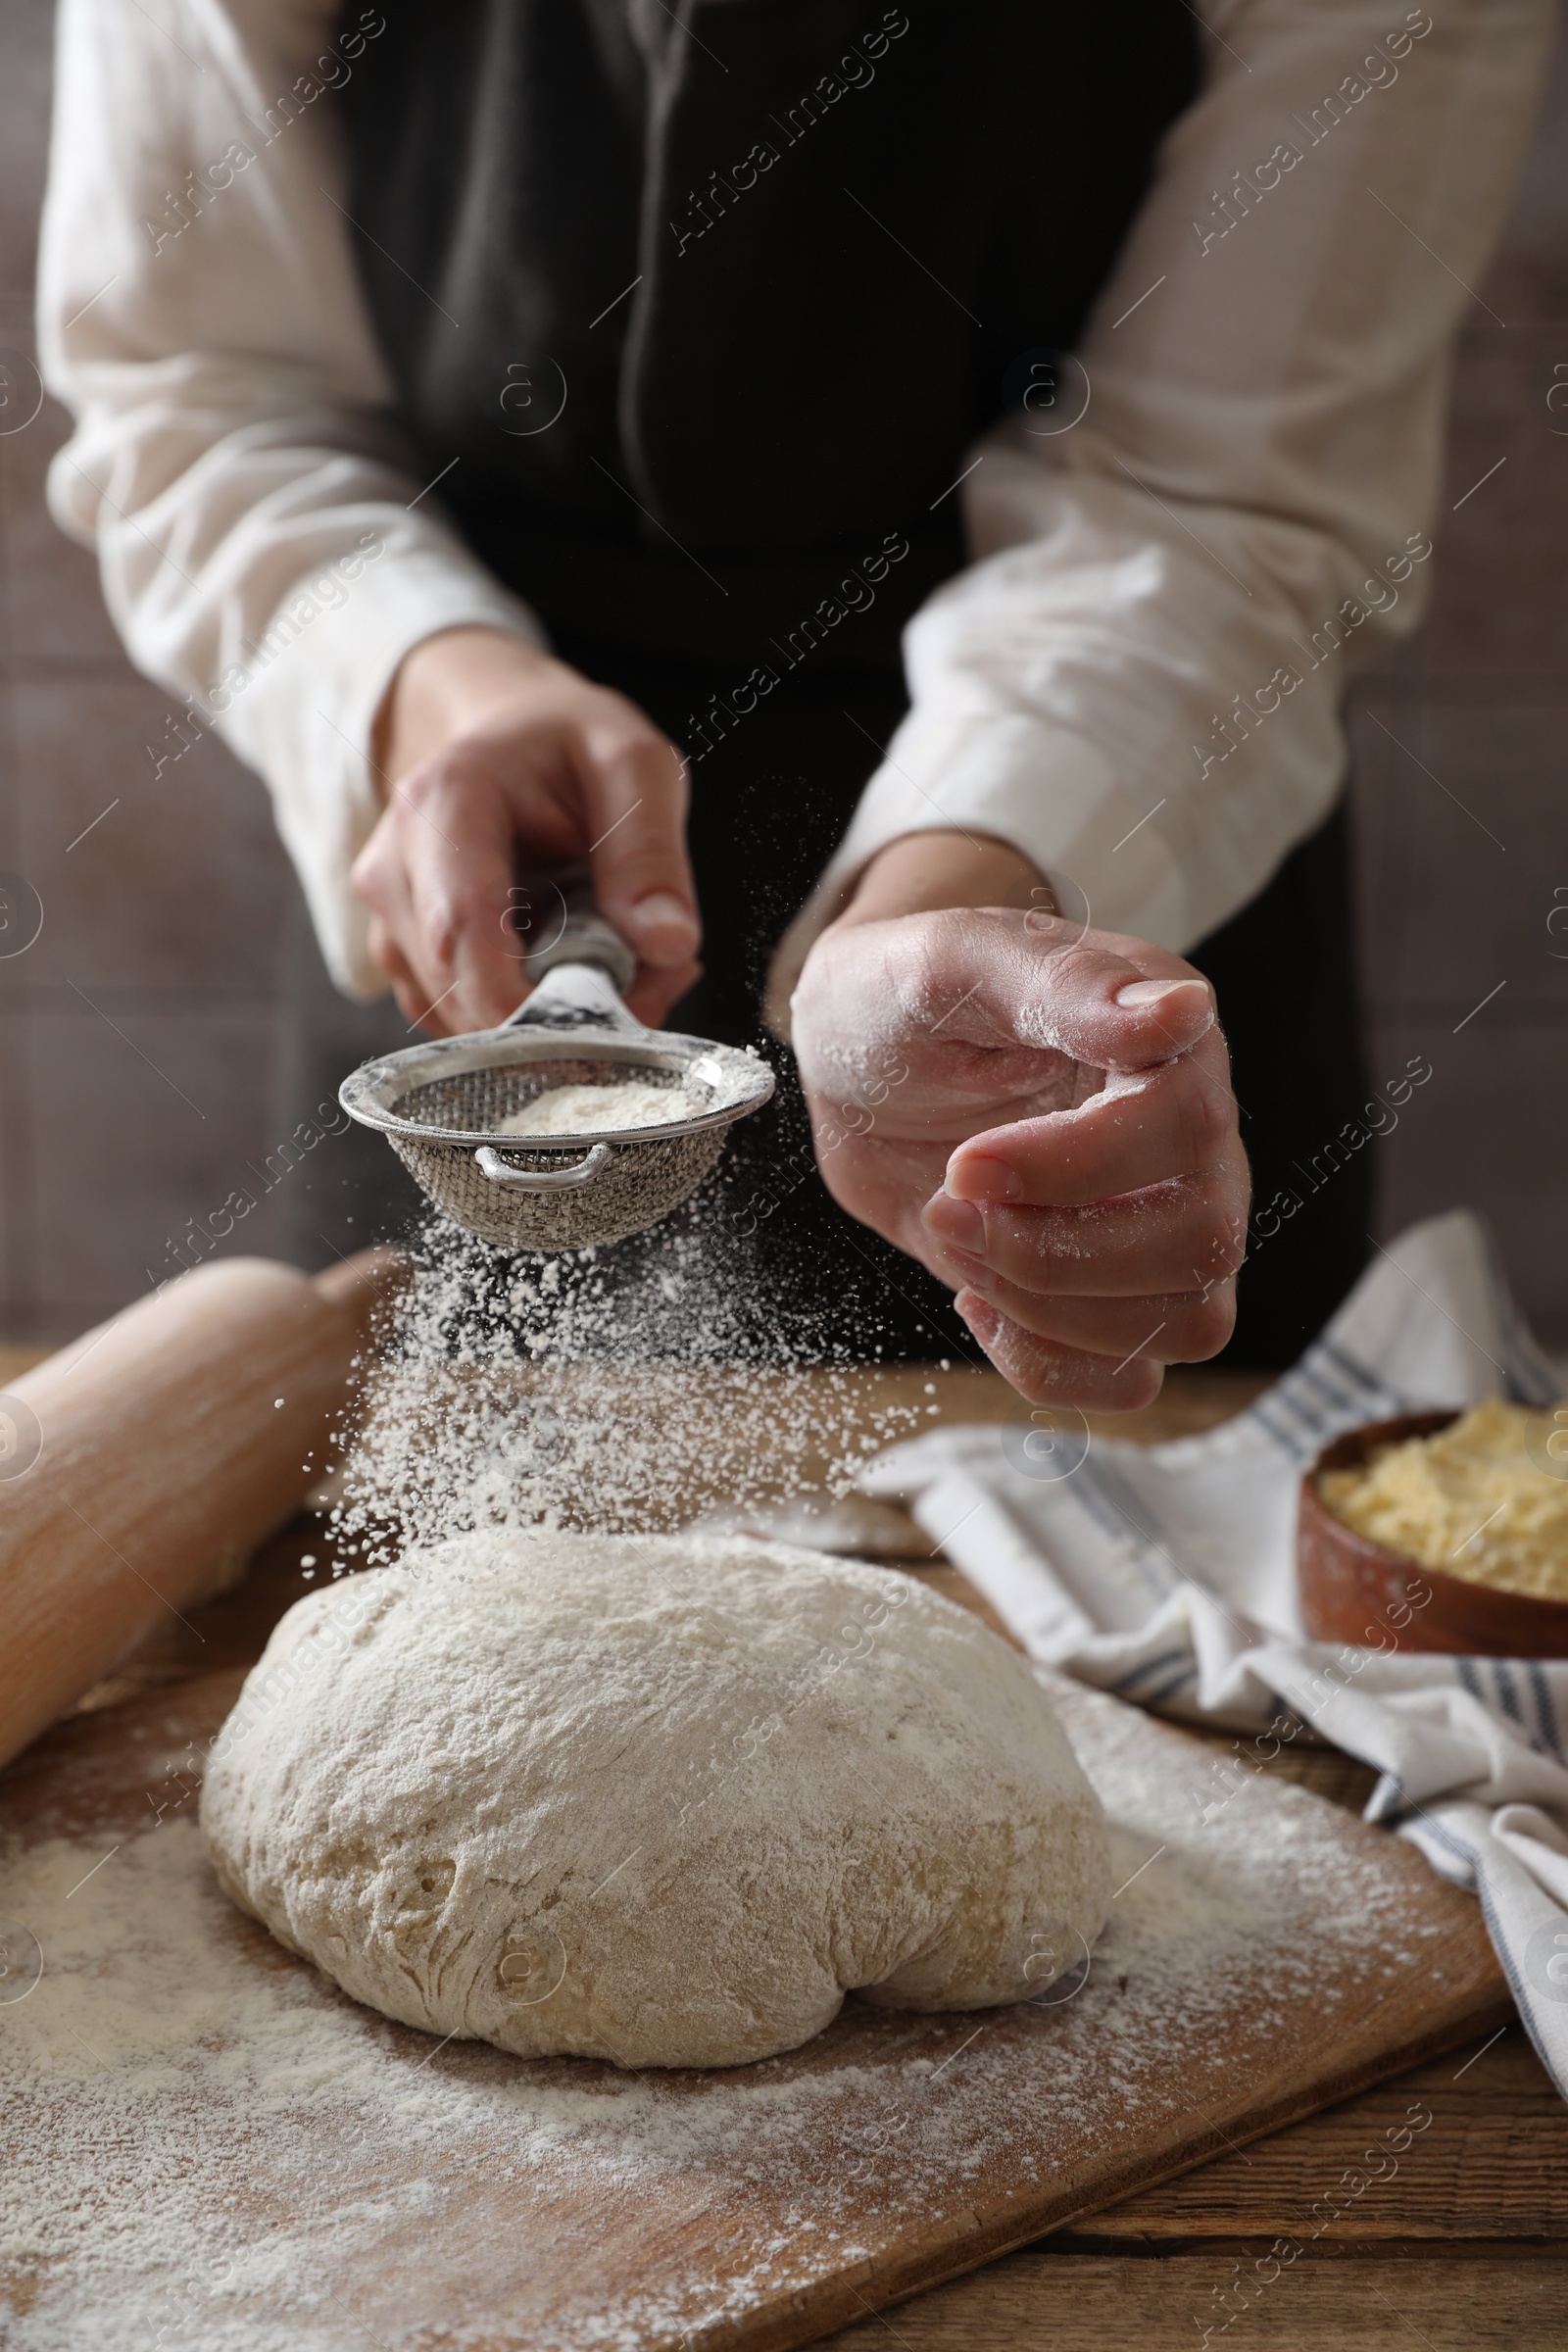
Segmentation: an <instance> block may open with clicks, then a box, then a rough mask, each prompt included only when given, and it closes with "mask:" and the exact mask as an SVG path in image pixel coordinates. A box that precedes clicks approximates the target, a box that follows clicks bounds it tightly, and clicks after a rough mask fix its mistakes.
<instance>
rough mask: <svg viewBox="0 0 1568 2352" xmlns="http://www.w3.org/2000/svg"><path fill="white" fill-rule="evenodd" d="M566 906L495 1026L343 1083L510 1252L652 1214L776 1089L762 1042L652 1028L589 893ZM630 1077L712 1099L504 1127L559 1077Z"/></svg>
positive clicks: (370, 1117) (421, 1174)
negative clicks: (696, 1107)
mask: <svg viewBox="0 0 1568 2352" xmlns="http://www.w3.org/2000/svg"><path fill="white" fill-rule="evenodd" d="M563 908H564V923H563V927H562V929H561V931H560V933H559V935H558V936H557V937H556V938H555V939H554V940H553V941H552V942H551V944H550V945H549V946H548V947H546V948H543V949H540V950H537V951H536V952H535V953H534V954H532V955H530V956H525V957H524V958H523V959H522V960H523V967H524V969H525V970H526V971H527V972H528V974H529V975H530V977H531V978H533V979H535V980H536V981H537V986H536V987H535V989H534V991H533V994H532V995H531V996H530V997H529V998H528V1000H527V1002H526V1004H523V1005H518V1007H517V1009H516V1011H515V1013H513V1014H512V1016H511V1018H510V1019H508V1020H506V1021H504V1022H503V1023H502V1025H501V1027H500V1028H499V1029H480V1030H476V1031H474V1032H473V1033H472V1035H470V1036H467V1037H446V1038H437V1039H432V1040H430V1041H429V1042H428V1043H426V1044H423V1045H417V1046H411V1047H409V1048H408V1049H407V1050H406V1051H405V1052H403V1053H401V1054H382V1055H380V1056H379V1058H378V1059H376V1060H374V1061H367V1062H364V1063H362V1064H361V1066H360V1068H359V1069H357V1070H355V1071H354V1072H353V1074H352V1076H350V1077H348V1078H345V1080H344V1081H343V1084H342V1086H341V1087H340V1088H339V1090H338V1100H339V1102H340V1103H342V1105H343V1107H344V1109H345V1110H346V1111H347V1112H348V1113H349V1115H350V1117H351V1118H355V1119H358V1120H359V1122H360V1124H361V1125H362V1126H364V1127H375V1128H379V1130H380V1132H381V1133H382V1134H383V1135H384V1136H385V1137H386V1140H387V1142H388V1143H389V1144H390V1145H391V1146H392V1149H393V1151H394V1152H396V1153H397V1155H398V1157H399V1158H400V1159H401V1160H402V1161H403V1163H404V1165H405V1167H407V1168H408V1169H409V1170H410V1172H411V1173H412V1175H413V1176H414V1178H415V1180H416V1182H417V1184H419V1185H420V1186H421V1187H422V1189H423V1190H424V1192H425V1193H426V1194H428V1196H429V1198H430V1199H431V1200H432V1201H435V1202H436V1204H437V1206H438V1207H440V1208H443V1209H445V1211H446V1213H447V1215H448V1216H449V1217H451V1218H453V1219H454V1221H455V1222H456V1223H457V1224H459V1225H461V1226H463V1227H464V1228H465V1230H466V1232H468V1233H471V1234H474V1235H475V1236H476V1237H477V1238H478V1239H479V1240H480V1241H481V1242H489V1243H491V1244H492V1245H493V1246H494V1247H495V1248H497V1249H501V1250H586V1249H588V1248H590V1247H591V1246H592V1245H593V1244H595V1243H599V1242H618V1241H622V1240H624V1239H625V1237H626V1235H627V1234H631V1233H640V1232H642V1230H643V1229H644V1227H645V1226H649V1225H653V1224H656V1223H657V1222H658V1220H659V1219H660V1218H661V1217H662V1216H664V1215H666V1214H667V1213H668V1211H669V1210H670V1209H672V1208H675V1207H677V1206H678V1205H679V1203H680V1202H681V1201H685V1200H687V1199H689V1198H690V1196H691V1195H692V1194H693V1193H694V1192H695V1191H696V1190H697V1187H698V1185H699V1184H701V1182H702V1180H703V1178H704V1177H705V1176H706V1175H707V1173H708V1171H709V1169H710V1168H711V1166H712V1165H713V1163H714V1161H715V1160H716V1159H717V1158H718V1156H719V1153H720V1152H722V1151H723V1149H724V1137H725V1132H726V1130H727V1129H728V1127H729V1126H730V1123H731V1122H732V1121H733V1120H735V1119H739V1118H744V1117H745V1115H746V1113H747V1112H748V1111H749V1110H756V1109H758V1108H759V1107H760V1104H761V1103H765V1102H766V1101H767V1098H768V1096H769V1095H770V1094H771V1093H772V1091H773V1073H772V1071H771V1070H770V1069H769V1068H768V1066H767V1064H766V1062H765V1061H763V1060H762V1058H761V1056H760V1054H756V1053H752V1052H746V1053H739V1052H737V1051H736V1049H735V1048H734V1047H732V1046H718V1045H713V1044H711V1043H710V1041H709V1040H708V1039H707V1038H702V1037H682V1036H679V1035H678V1034H676V1033H675V1032H674V1031H671V1030H666V1029H645V1028H644V1026H643V1024H642V1022H641V1021H639V1020H638V1019H637V1018H636V1017H635V1015H634V1014H632V1013H630V1012H628V1011H627V1009H626V1007H625V1005H623V1004H622V1002H621V999H620V993H619V992H620V990H621V989H623V988H627V987H629V986H630V984H631V978H632V973H633V972H634V970H635V969H636V964H635V959H634V957H633V956H632V954H631V951H630V949H629V948H628V947H627V946H626V944H625V942H624V940H622V938H621V937H620V934H619V933H618V932H617V931H615V930H613V928H612V926H611V925H610V924H609V923H608V922H606V921H605V919H604V917H603V916H602V915H599V914H596V913H594V912H592V911H591V910H590V909H588V908H586V907H583V906H581V905H580V904H573V903H572V902H570V901H568V900H563ZM629 1079H638V1080H642V1081H643V1082H645V1083H647V1084H649V1085H653V1086H666V1087H669V1088H672V1089H673V1088H681V1089H684V1091H685V1092H686V1093H687V1094H688V1095H690V1096H693V1097H695V1098H697V1099H698V1100H699V1101H700V1102H701V1103H703V1108H702V1109H701V1111H699V1112H697V1113H695V1114H693V1115H692V1116H689V1117H687V1118H683V1119H672V1120H670V1121H669V1122H668V1123H667V1124H663V1123H662V1124H661V1125H659V1126H657V1127H627V1128H616V1129H610V1130H603V1131H598V1132H595V1133H594V1134H592V1135H551V1136H526V1137H524V1136H498V1135H497V1133H496V1130H497V1128H498V1127H499V1126H500V1125H501V1123H502V1121H503V1120H504V1119H507V1118H509V1117H510V1116H511V1114H512V1113H513V1112H514V1111H516V1110H520V1109H521V1107H522V1105H523V1104H524V1103H529V1102H531V1101H532V1100H533V1099H534V1097H535V1096H537V1095H542V1094H544V1093H546V1092H547V1091H548V1090H549V1089H550V1088H552V1087H558V1086H608V1085H614V1084H616V1083H623V1082H625V1081H626V1080H629Z"/></svg>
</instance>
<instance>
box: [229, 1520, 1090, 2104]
mask: <svg viewBox="0 0 1568 2352" xmlns="http://www.w3.org/2000/svg"><path fill="white" fill-rule="evenodd" d="M201 1818H202V1827H203V1829H204V1831H205V1832H206V1836H207V1840H208V1846H209V1850H210V1852H211V1854H212V1857H213V1860H214V1862H215V1864H216V1866H217V1869H218V1874H219V1877H220V1879H221V1881H222V1884H223V1886H224V1887H226V1888H227V1890H228V1892H229V1893H230V1894H231V1895H232V1896H233V1898H234V1899H235V1901H236V1902H238V1903H240V1904H241V1905H242V1906H243V1907H244V1908H245V1909H246V1910H248V1911H251V1912H253V1913H254V1914H255V1915H256V1916H257V1917H258V1918H259V1919H261V1920H263V1921H265V1922H266V1924H267V1926H268V1927H270V1929H271V1931H272V1933H273V1934H274V1935H275V1936H277V1937H278V1938H279V1939H280V1941H282V1942H283V1943H285V1944H287V1945H288V1946H289V1947H290V1949H292V1950H295V1951H299V1952H302V1953H304V1954H305V1955H306V1956H307V1957H308V1958H310V1959H311V1960H313V1961H315V1962H316V1964H317V1965H318V1967H319V1968H321V1969H323V1970H324V1971H325V1973H326V1974H327V1975H328V1976H329V1977H331V1978H333V1979H334V1980H335V1981H336V1982H337V1983H338V1984H339V1985H341V1986H342V1987H343V1988H344V1990H345V1991H346V1992H349V1993H351V1994H352V1995H353V1996H354V1997H355V1998H356V1999H358V2000H362V2001H366V2002H368V2003H369V2004H370V2006H371V2007H373V2008H376V2009H380V2010H382V2011H384V2012H385V2013H386V2014H387V2015H388V2016H391V2017H395V2018H399V2019H402V2020H403V2021H404V2022H405V2023H406V2024H409V2025H414V2026H420V2027H423V2028H424V2029H426V2030H427V2031H428V2032H430V2033H432V2034H440V2035H447V2034H461V2035H465V2036H467V2037H469V2038H472V2039H480V2040H487V2041H492V2042H496V2043H498V2044H499V2045H500V2046H501V2047H502V2048H503V2049H507V2050H513V2051H515V2052H517V2053H519V2054H521V2055H524V2056H536V2055H538V2056H542V2055H547V2054H556V2053H575V2054H579V2055H584V2056H590V2057H596V2058H606V2059H611V2060H613V2061H614V2062H615V2063H616V2064H618V2065H621V2066H727V2065H736V2064H739V2063H741V2062H742V2061H744V2060H747V2059H755V2058H762V2057H767V2056H770V2055H772V2054H773V2053H775V2052H777V2051H780V2050H788V2049H793V2048H794V2047H796V2046H797V2045H798V2044H799V2043H801V2042H803V2041H806V2040H808V2039H809V2037H810V2036H811V2035H812V2034H816V2033H819V2032H820V2031H821V2029H822V2028H823V2027H824V2026H826V2025H827V2024H828V2023H829V2022H830V2021H831V2020H832V2018H833V2017H834V2016H835V2015H836V2014H837V2012H838V2009H839V2007H840V2004H841V2003H842V2001H843V1998H844V1994H845V1991H846V1990H847V1989H848V1988H850V1987H852V1986H855V1987H859V1988H860V1989H861V1990H862V1991H863V1992H864V1993H865V1994H866V1995H867V1996H868V1997H869V1998H870V1999H872V2000H874V2001H877V2002H879V2003H882V2004H884V2005H887V2006H889V2007H895V2008H910V2009H974V2008H984V2007H987V2006H990V2005H991V2004H994V2003H997V2002H1003V2001H1009V2000H1014V1999H1018V1998H1020V1997H1026V1996H1027V1995H1029V1994H1031V1993H1035V1992H1039V1991H1043V1990H1044V1989H1045V1987H1046V1986H1047V1985H1049V1984H1050V1983H1051V1982H1052V1981H1053V1979H1054V1978H1055V1977H1056V1976H1057V1975H1058V1974H1059V1973H1062V1972H1064V1971H1066V1970H1068V1969H1070V1968H1072V1967H1073V1966H1075V1965H1077V1964H1080V1963H1081V1962H1082V1960H1083V1957H1084V1953H1085V1947H1086V1946H1087V1945H1088V1944H1089V1943H1092V1942H1093V1940H1094V1937H1095V1936H1097V1935H1098V1933H1099V1931H1100V1929H1101V1926H1102V1925H1103V1919H1104V1914H1105V1908H1106V1902H1107V1897H1108V1892H1109V1859H1108V1848H1107V1844H1106V1838H1105V1832H1104V1827H1103V1820H1102V1816H1101V1811H1100V1806H1099V1803H1098V1800H1097V1799H1096V1797H1095V1796H1094V1794H1093V1792H1092V1790H1091V1789H1090V1788H1089V1786H1088V1783H1087V1782H1086V1781H1085V1779H1084V1777H1083V1774H1082V1772H1081V1771H1080V1769H1079V1766H1078V1763H1077V1761H1076V1759H1075V1757H1074V1756H1073V1753H1072V1750H1071V1748H1070V1747H1069V1746H1068V1744H1067V1740H1066V1737H1065V1735H1064V1734H1063V1732H1062V1730H1061V1728H1060V1726H1059V1725H1058V1723H1057V1721H1056V1719H1055V1716H1054V1713H1053V1712H1052V1709H1051V1707H1050V1704H1049V1702H1048V1700H1047V1698H1046V1696H1045V1693H1044V1692H1043V1691H1041V1689H1040V1688H1039V1686H1038V1685H1037V1683H1036V1682H1035V1680H1034V1678H1033V1676H1032V1675H1031V1673H1030V1671H1029V1668H1028V1666H1027V1664H1026V1663H1025V1661H1024V1660H1023V1659H1022V1658H1021V1657H1020V1656H1019V1655H1018V1654H1017V1653H1016V1652H1015V1651H1013V1650H1012V1649H1010V1648H1008V1646H1007V1645H1006V1644H1005V1642H1001V1641H1000V1640H999V1639H998V1638H997V1637H996V1636H995V1635H994V1634H992V1633H991V1632H989V1631H988V1629H987V1628H986V1627H985V1626H983V1625H981V1624H980V1623H979V1621H978V1620H977V1619H976V1618H975V1617H973V1616H972V1615H971V1614H970V1613H969V1612H968V1611H966V1610H963V1609H960V1608H958V1607H956V1606H955V1605H954V1604H953V1603H952V1602H950V1601H947V1600H944V1599H943V1598H942V1597H941V1596H940V1595H939V1594H937V1593H931V1592H929V1591H927V1590H926V1589H925V1588H924V1587H922V1586H920V1585H918V1584H917V1583H915V1582H914V1581H913V1580H912V1579H909V1578H907V1577H905V1576H901V1575H899V1574H897V1573H896V1572H894V1571H892V1570H887V1569H877V1568H872V1567H868V1566H865V1565H863V1564H861V1563H859V1562H857V1561H848V1560H838V1559H830V1558H827V1557H826V1556H824V1555H822V1554H819V1553H816V1552H810V1551H805V1550H801V1549H798V1548H796V1547H794V1546H792V1545H788V1544H764V1543H758V1542H752V1541H748V1540H745V1539H741V1538H728V1539H708V1540H703V1539H698V1538H692V1537H663V1538H644V1537H594V1536H564V1535H551V1534H545V1533H539V1534H529V1535H484V1536H477V1537H471V1538H468V1539H466V1540H464V1541H462V1542H460V1543H456V1544H444V1545H441V1546H438V1547H436V1548H434V1549H431V1550H428V1551H425V1552H422V1553H412V1554H410V1555H409V1556H408V1557H407V1558H406V1559H405V1560H403V1561H402V1562H401V1563H399V1565H397V1566H396V1567H392V1568H385V1569H379V1570H375V1571H372V1572H370V1573H368V1574H365V1575H362V1576H360V1577H356V1578H353V1579H351V1580H348V1581H347V1582H344V1583H341V1584H339V1585H337V1586H334V1587H332V1588H330V1589H328V1590H327V1591H325V1592H322V1593H312V1594H311V1596H310V1597H309V1598H308V1599H306V1600H302V1601H300V1602H298V1603H297V1604H296V1605H295V1606H294V1607H293V1608H292V1609H291V1610H290V1611H289V1613H288V1615H287V1616H286V1617H285V1618H284V1619H283V1620H282V1622H281V1624H280V1625H279V1626H278V1627H277V1629H276V1631H275V1632H274V1634H273V1636H272V1639H271V1641H270V1642H269V1644H268V1647H267V1651H266V1654H265V1655H264V1657H263V1658H262V1660H261V1662H260V1663H259V1665H258V1666H257V1667H256V1668H255V1670H254V1671H253V1672H252V1674H251V1675H250V1677H249V1678H248V1680H247V1682H246V1684H245V1688H244V1691H242V1693H241V1695H240V1698H239V1701H238V1703H237V1704H236V1706H235V1708H234V1711H233V1714H232V1715H231V1716H230V1717H229V1720H228V1723H227V1725H226V1726H225V1728H224V1731H223V1734H222V1735H221V1739H220V1740H219V1742H218V1744H217V1745H216V1747H215V1748H214V1750H213V1755H212V1760H211V1761H210V1763H209V1766H208V1772H207V1779H206V1784H205V1788H204V1791H203V1796H202V1814H201Z"/></svg>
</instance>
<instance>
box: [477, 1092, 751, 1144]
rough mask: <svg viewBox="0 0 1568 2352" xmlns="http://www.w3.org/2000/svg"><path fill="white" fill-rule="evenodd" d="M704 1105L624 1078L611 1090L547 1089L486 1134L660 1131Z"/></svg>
mask: <svg viewBox="0 0 1568 2352" xmlns="http://www.w3.org/2000/svg"><path fill="white" fill-rule="evenodd" d="M708 1107H709V1106H708V1103H706V1102H700V1101H699V1100H698V1098H697V1097H696V1096H695V1095H693V1094H689V1093H688V1092H687V1090H686V1088H685V1087H683V1086H660V1085H657V1084H656V1083H655V1082H654V1081H652V1080H651V1079H647V1078H629V1079H623V1080H620V1081H617V1083H616V1084H614V1085H613V1086H553V1087H551V1088H549V1089H548V1090H547V1092H546V1093H544V1094H542V1095H535V1096H534V1098H533V1100H532V1102H531V1103H524V1104H523V1106H522V1108H521V1109H520V1110H515V1111H513V1112H512V1114H511V1115H510V1117H508V1118H505V1119H503V1120H502V1121H501V1123H500V1125H499V1126H497V1127H495V1128H494V1129H492V1131H491V1132H492V1133H493V1134H495V1135H605V1134H608V1133H609V1132H610V1131H611V1129H613V1128H616V1127H664V1126H668V1125H669V1124H670V1122H671V1121H673V1120H675V1119H695V1118H697V1117H698V1116H699V1115H700V1114H701V1113H702V1112H703V1111H705V1110H706V1109H707V1108H708Z"/></svg>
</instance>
